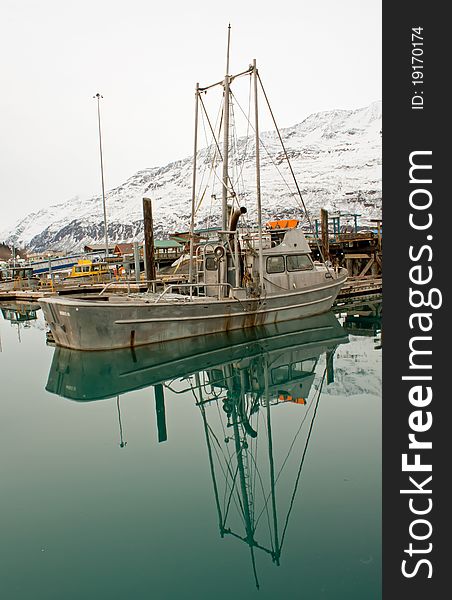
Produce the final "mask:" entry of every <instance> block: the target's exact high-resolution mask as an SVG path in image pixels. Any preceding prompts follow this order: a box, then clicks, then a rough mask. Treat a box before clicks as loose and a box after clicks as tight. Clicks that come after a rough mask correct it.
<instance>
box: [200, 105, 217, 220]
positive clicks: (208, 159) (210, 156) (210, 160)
mask: <svg viewBox="0 0 452 600" xmlns="http://www.w3.org/2000/svg"><path fill="white" fill-rule="evenodd" d="M201 121H202V125H203V129H204V137H205V140H206V145H207V149H206V161H205V162H208V163H209V164H210V171H209V175H208V177H207V182H206V184H205V187H204V191H203V192H202V194H201V189H202V187H203V184H204V179H205V176H206V172H207V167H204V169H203V172H202V177H201V181H200V183H199V186H198V193H197V195H198V198H199V200H198V203H197V205H196V207H195V214H196V213H197V212H198V210H199V208H200V206H201V204H202V202H203V200H204V197H205V194H206V191H207V189H208V187H209V182H210V179H211V177H212V173H213V171H214V169H215V159H216V155H217V152H216V150H215V151H214V152H213V153H212V145H213V144H212V143H209V139H208V137H207V131H206V124H205V121H204V116H203V113H201ZM214 139H215V138H214Z"/></svg>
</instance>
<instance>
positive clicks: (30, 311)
mask: <svg viewBox="0 0 452 600" xmlns="http://www.w3.org/2000/svg"><path fill="white" fill-rule="evenodd" d="M39 310H41V307H40V306H39V304H36V302H33V303H31V302H19V301H16V302H11V301H8V302H0V311H1V313H2V316H3V318H4V319H5V321H9V322H10V323H11V325H12V326H13V327H14V326H17V337H18V339H19V342H21V341H22V340H21V337H20V330H21V328H22V327H23V328H25V329H26V328H28V327H31V321H36V320H37V318H38V315H37V313H38V311H39Z"/></svg>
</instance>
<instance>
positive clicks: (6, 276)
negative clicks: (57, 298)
mask: <svg viewBox="0 0 452 600" xmlns="http://www.w3.org/2000/svg"><path fill="white" fill-rule="evenodd" d="M39 285H40V280H39V277H36V276H35V274H34V273H33V269H32V268H31V267H29V266H23V265H20V266H14V267H13V266H9V265H8V266H6V267H3V268H0V291H3V292H9V291H12V290H34V289H37V288H38V287H39Z"/></svg>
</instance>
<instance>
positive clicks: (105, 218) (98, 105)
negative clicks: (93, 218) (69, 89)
mask: <svg viewBox="0 0 452 600" xmlns="http://www.w3.org/2000/svg"><path fill="white" fill-rule="evenodd" d="M93 98H97V123H98V127H99V152H100V178H101V182H102V205H103V209H104V229H105V259H106V258H107V256H108V232H107V209H106V206H105V185H104V161H103V157H102V133H101V128H100V99H101V98H103V96H102V95H101V94H99V92H97V94H96V95H95V96H93Z"/></svg>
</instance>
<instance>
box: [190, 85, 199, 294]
mask: <svg viewBox="0 0 452 600" xmlns="http://www.w3.org/2000/svg"><path fill="white" fill-rule="evenodd" d="M195 98H196V99H195V141H194V151H193V182H192V192H191V220H190V263H189V271H188V282H189V283H193V250H194V239H193V238H194V235H195V201H196V153H197V150H198V106H199V83H197V84H196V90H195ZM191 295H192V287H191V286H190V296H191Z"/></svg>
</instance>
